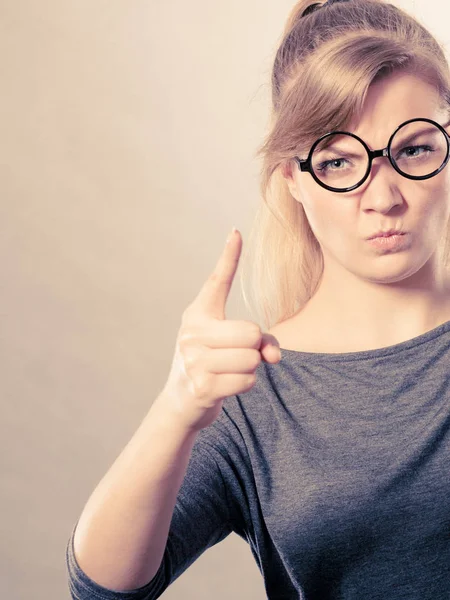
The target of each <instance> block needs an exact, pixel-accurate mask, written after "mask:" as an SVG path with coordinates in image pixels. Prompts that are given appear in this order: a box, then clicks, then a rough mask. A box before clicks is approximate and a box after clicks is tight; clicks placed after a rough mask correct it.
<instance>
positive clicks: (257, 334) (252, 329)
mask: <svg viewBox="0 0 450 600" xmlns="http://www.w3.org/2000/svg"><path fill="white" fill-rule="evenodd" d="M249 336H250V338H251V339H252V342H253V343H255V344H258V345H259V343H260V342H261V338H262V331H261V327H259V325H257V324H256V323H250V324H249Z"/></svg>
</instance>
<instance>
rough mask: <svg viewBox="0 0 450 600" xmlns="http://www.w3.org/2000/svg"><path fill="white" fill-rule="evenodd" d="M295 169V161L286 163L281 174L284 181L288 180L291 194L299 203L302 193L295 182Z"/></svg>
mask: <svg viewBox="0 0 450 600" xmlns="http://www.w3.org/2000/svg"><path fill="white" fill-rule="evenodd" d="M294 169H295V163H294V161H293V160H290V161H286V162H285V163H283V164H282V166H281V174H282V175H283V177H284V179H285V180H286V183H287V185H288V187H289V191H290V192H291V194H292V196H294V198H295V199H296V200H297V202H300V193H299V190H298V186H297V182H296V181H295V178H294V174H293V173H294Z"/></svg>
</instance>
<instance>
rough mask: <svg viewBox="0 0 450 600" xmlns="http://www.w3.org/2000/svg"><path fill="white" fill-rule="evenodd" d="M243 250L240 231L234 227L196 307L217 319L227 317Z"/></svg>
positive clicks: (202, 289) (199, 296)
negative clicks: (226, 307)
mask: <svg viewBox="0 0 450 600" xmlns="http://www.w3.org/2000/svg"><path fill="white" fill-rule="evenodd" d="M241 251H242V237H241V234H240V231H239V230H238V229H236V228H234V229H233V231H232V232H231V234H230V236H229V237H228V240H227V243H226V244H225V247H224V249H223V250H222V254H221V255H220V257H219V260H218V262H217V264H216V266H215V268H214V271H213V272H212V273H211V275H210V276H209V277H208V279H207V280H206V281H205V283H204V285H203V287H202V288H201V290H200V293H199V294H198V296H197V298H196V299H195V300H194V306H195V308H196V309H198V310H199V311H201V312H202V313H205V314H206V315H208V316H210V317H214V318H216V319H225V305H226V301H227V298H228V295H229V293H230V289H231V286H232V284H233V280H234V277H235V275H236V271H237V268H238V265H239V259H240V256H241Z"/></svg>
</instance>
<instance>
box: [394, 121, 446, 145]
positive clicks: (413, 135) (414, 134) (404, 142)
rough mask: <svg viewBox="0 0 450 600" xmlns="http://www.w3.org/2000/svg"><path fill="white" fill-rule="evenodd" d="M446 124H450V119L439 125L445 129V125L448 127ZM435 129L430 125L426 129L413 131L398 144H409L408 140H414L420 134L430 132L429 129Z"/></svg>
mask: <svg viewBox="0 0 450 600" xmlns="http://www.w3.org/2000/svg"><path fill="white" fill-rule="evenodd" d="M436 123H437V121H436ZM448 125H450V120H449V121H447V123H444V125H441V127H442V128H444V129H445V128H446V127H448ZM435 129H436V128H435V127H433V126H431V127H427V128H426V129H422V130H421V131H416V132H415V133H413V134H411V135H409V136H408V137H407V138H405V139H403V140H402V141H401V142H399V144H409V143H410V142H412V141H413V140H415V139H416V138H417V137H419V136H420V135H424V134H425V133H430V132H431V131H434V130H435Z"/></svg>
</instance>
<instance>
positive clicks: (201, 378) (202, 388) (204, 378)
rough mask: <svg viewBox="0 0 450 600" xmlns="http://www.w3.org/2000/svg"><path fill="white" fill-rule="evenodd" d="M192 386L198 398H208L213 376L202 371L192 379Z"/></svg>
mask: <svg viewBox="0 0 450 600" xmlns="http://www.w3.org/2000/svg"><path fill="white" fill-rule="evenodd" d="M192 388H193V390H194V393H195V395H196V396H197V398H206V396H207V395H208V393H209V391H210V388H211V377H210V376H209V375H206V374H205V373H202V374H201V375H197V376H196V377H194V378H193V379H192Z"/></svg>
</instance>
